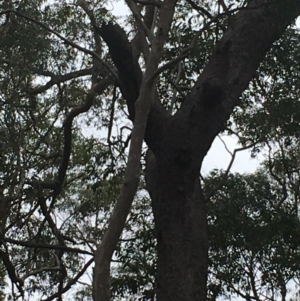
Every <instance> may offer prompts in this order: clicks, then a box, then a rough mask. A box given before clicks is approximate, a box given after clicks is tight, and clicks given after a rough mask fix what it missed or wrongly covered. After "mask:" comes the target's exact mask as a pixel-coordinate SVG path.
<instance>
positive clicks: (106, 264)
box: [93, 0, 176, 301]
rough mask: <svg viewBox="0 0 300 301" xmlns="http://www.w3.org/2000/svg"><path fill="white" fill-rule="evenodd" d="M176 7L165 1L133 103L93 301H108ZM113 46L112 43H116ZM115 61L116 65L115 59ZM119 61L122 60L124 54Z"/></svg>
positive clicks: (100, 251)
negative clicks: (127, 143) (156, 76)
mask: <svg viewBox="0 0 300 301" xmlns="http://www.w3.org/2000/svg"><path fill="white" fill-rule="evenodd" d="M175 3H176V1H175V0H166V1H165V2H164V5H163V7H162V9H161V16H163V18H160V21H159V24H158V25H159V28H160V32H159V34H158V35H157V36H156V37H155V40H154V41H153V45H152V51H151V53H150V56H149V59H148V62H147V66H146V71H145V75H144V77H143V80H142V84H141V88H140V91H138V92H139V95H138V99H137V101H136V103H135V109H136V112H135V113H136V115H135V119H134V127H133V130H132V138H131V145H130V149H129V157H128V162H127V166H126V170H125V176H124V182H123V186H122V189H121V192H120V194H119V196H118V199H117V203H116V206H115V208H114V211H113V214H112V216H111V219H110V221H109V225H108V228H107V230H106V231H105V234H104V236H103V239H102V242H101V244H100V245H99V246H98V247H97V250H96V253H95V269H94V279H93V280H94V282H93V299H94V301H100V300H101V301H108V300H109V299H110V293H109V291H110V281H109V279H110V262H111V258H112V255H113V252H114V250H115V247H116V245H117V243H118V240H119V238H120V235H121V233H122V231H123V228H124V225H125V221H126V218H127V216H128V213H129V210H130V207H131V203H132V201H133V198H134V196H135V193H136V190H137V187H138V183H139V176H140V159H141V148H142V144H143V140H144V134H145V131H146V125H147V120H148V113H149V111H150V108H151V103H152V102H153V99H154V97H155V91H156V87H155V82H154V81H153V80H150V79H151V76H152V74H153V73H154V71H155V70H156V69H157V66H158V64H159V60H160V57H161V54H162V49H163V45H164V43H165V41H166V38H167V35H168V32H169V29H170V26H171V22H172V18H173V13H174V6H175ZM111 26H113V25H111ZM100 34H101V30H100ZM112 42H113V43H115V42H117V41H112ZM128 50H129V49H128ZM112 51H115V49H112V48H111V47H110V52H112ZM113 55H116V53H113ZM127 55H128V56H125V59H126V58H127V57H129V58H130V59H131V58H132V56H131V55H130V50H129V51H128V53H127ZM115 59H116V61H117V58H115ZM122 59H123V60H124V53H123V57H122ZM125 62H126V60H125ZM117 63H118V64H119V67H118V66H117V68H118V69H119V68H123V66H122V63H121V61H120V62H119V61H117Z"/></svg>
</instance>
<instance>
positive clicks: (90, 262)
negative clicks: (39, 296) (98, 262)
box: [41, 258, 94, 301]
mask: <svg viewBox="0 0 300 301" xmlns="http://www.w3.org/2000/svg"><path fill="white" fill-rule="evenodd" d="M93 261H94V258H91V259H90V260H89V261H88V262H87V263H86V264H85V265H84V267H83V268H82V270H81V271H80V272H79V273H78V274H77V275H76V277H74V278H73V279H72V280H70V281H69V282H68V284H67V285H66V286H65V287H64V288H62V289H61V290H60V291H59V292H57V293H55V294H53V295H52V296H50V297H49V298H47V299H44V300H41V301H51V300H53V299H55V298H58V297H60V296H61V295H62V294H64V293H65V292H67V291H68V290H69V289H70V288H71V287H72V286H73V285H74V284H76V282H77V281H78V279H79V278H80V277H81V276H82V275H83V274H84V273H85V271H86V270H87V269H88V267H89V266H90V265H91V264H92V263H93Z"/></svg>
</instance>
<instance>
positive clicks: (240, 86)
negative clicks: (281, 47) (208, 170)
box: [166, 0, 300, 167]
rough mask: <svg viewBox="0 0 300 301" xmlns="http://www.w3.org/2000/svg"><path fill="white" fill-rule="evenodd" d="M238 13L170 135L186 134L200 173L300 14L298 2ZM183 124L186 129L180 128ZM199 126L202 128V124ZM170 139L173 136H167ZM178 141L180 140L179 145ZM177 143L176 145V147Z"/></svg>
mask: <svg viewBox="0 0 300 301" xmlns="http://www.w3.org/2000/svg"><path fill="white" fill-rule="evenodd" d="M249 3H250V4H249V5H248V7H247V8H244V9H242V10H240V11H239V12H238V13H237V14H236V15H235V16H234V19H233V20H232V25H231V26H229V28H228V29H227V31H226V32H225V34H224V36H223V38H222V39H221V40H220V42H219V44H218V45H217V47H216V49H215V50H214V52H213V54H212V55H211V57H210V59H209V62H208V63H207V65H206V67H205V68H204V71H203V73H202V74H201V76H200V77H199V79H198V80H197V83H196V84H195V86H194V87H193V89H192V91H191V93H190V95H189V96H188V98H187V100H186V101H185V102H184V103H183V105H182V108H181V110H180V111H179V112H178V113H177V114H176V115H175V116H174V121H173V122H174V123H172V128H171V126H170V129H169V131H170V132H171V131H174V130H177V131H178V128H179V127H180V128H181V129H182V128H183V127H184V126H185V129H182V130H181V131H182V137H185V138H182V139H181V140H182V141H181V142H179V141H177V144H178V143H182V144H186V145H189V144H190V142H189V141H194V140H195V137H198V139H197V141H194V145H191V146H190V147H191V148H193V151H195V156H196V153H197V157H198V158H197V162H195V163H196V164H197V165H198V166H199V167H200V165H201V162H202V160H203V158H204V156H205V155H206V153H207V151H208V150H209V148H210V146H211V143H212V141H213V139H214V138H215V137H216V135H217V134H218V133H219V132H220V131H222V130H223V129H224V126H225V123H226V120H227V119H228V118H229V116H230V114H231V113H232V111H233V109H234V107H235V106H236V105H238V104H239V102H240V96H241V94H242V92H243V91H244V90H245V89H246V88H247V86H248V84H249V82H250V80H251V79H252V78H253V77H254V75H255V71H256V69H257V68H258V66H259V63H260V62H261V61H262V60H263V59H264V57H265V55H266V53H267V51H268V50H269V49H270V47H271V46H272V43H273V42H275V41H276V40H277V39H278V38H280V36H281V35H282V34H283V32H284V30H285V29H286V27H287V26H288V25H289V24H291V23H292V22H293V21H294V20H295V18H296V17H297V16H298V15H299V14H300V2H299V1H298V0H289V1H284V0H278V1H273V0H264V1H261V0H253V1H251V2H249ZM182 120H188V124H185V125H182ZM199 120H201V122H199ZM166 135H169V133H167V134H166ZM177 138H178V137H176V139H177ZM173 143H175V141H174V142H173Z"/></svg>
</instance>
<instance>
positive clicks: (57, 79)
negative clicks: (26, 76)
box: [28, 68, 93, 95]
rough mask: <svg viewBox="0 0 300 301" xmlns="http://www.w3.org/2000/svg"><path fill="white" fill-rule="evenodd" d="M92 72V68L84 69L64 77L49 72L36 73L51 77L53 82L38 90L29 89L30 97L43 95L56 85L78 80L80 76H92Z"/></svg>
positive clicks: (37, 88)
mask: <svg viewBox="0 0 300 301" xmlns="http://www.w3.org/2000/svg"><path fill="white" fill-rule="evenodd" d="M92 70H93V69H92V68H88V69H82V70H77V71H73V72H70V73H67V74H64V75H56V74H54V73H52V72H48V71H36V73H38V74H40V75H43V76H50V77H51V80H50V81H48V82H47V83H46V84H45V85H44V86H39V87H36V88H29V90H28V93H29V94H30V95H37V94H40V93H43V92H45V91H47V90H48V89H49V88H51V87H52V86H54V85H57V84H60V83H63V82H66V81H68V80H71V79H73V78H77V77H80V76H86V75H91V74H92Z"/></svg>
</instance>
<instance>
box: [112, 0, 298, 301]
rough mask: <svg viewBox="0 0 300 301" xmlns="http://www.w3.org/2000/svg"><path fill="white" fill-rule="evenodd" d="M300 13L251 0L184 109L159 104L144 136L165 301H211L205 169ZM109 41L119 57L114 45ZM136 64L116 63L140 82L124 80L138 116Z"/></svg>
mask: <svg viewBox="0 0 300 301" xmlns="http://www.w3.org/2000/svg"><path fill="white" fill-rule="evenodd" d="M299 14H300V1H299V0H276V1H273V0H253V1H249V5H248V7H247V8H244V9H242V10H240V11H239V12H238V13H237V14H236V15H235V16H234V17H233V19H232V22H231V25H230V26H229V28H228V30H227V31H226V33H225V34H224V37H223V38H222V39H221V41H220V42H219V44H218V45H217V47H216V49H215V51H214V52H213V53H212V55H211V57H210V59H209V62H208V64H207V66H206V67H205V69H204V71H203V73H202V74H201V75H200V77H199V78H198V80H197V82H196V84H195V86H194V87H193V89H192V91H191V93H190V95H189V96H188V97H187V99H186V101H185V102H184V104H183V106H182V108H181V109H180V110H179V111H178V112H177V113H176V114H175V115H174V116H169V117H167V114H166V112H165V111H164V110H163V109H162V108H161V106H160V104H159V101H158V99H154V100H153V106H152V110H151V112H150V114H149V118H148V123H147V129H146V133H145V141H146V142H147V144H148V146H149V149H150V150H151V152H149V155H148V160H147V171H146V172H147V175H146V182H147V187H148V190H149V193H150V195H151V199H152V203H153V212H154V218H155V227H156V233H157V241H158V246H157V250H158V272H157V273H158V274H157V299H158V301H188V300H193V301H204V300H206V278H207V249H208V238H207V219H206V209H205V199H204V196H203V195H202V192H201V187H200V182H199V170H200V168H201V164H202V161H203V159H204V157H205V155H206V153H207V152H208V150H209V148H210V146H211V144H212V142H213V140H214V138H215V137H216V135H217V134H218V133H219V132H220V131H222V130H223V129H224V125H225V123H226V121H227V119H228V118H229V116H230V114H231V113H232V111H233V109H234V107H235V106H236V105H238V104H239V101H240V96H241V94H242V92H243V91H244V90H245V89H246V88H247V86H248V84H249V82H250V80H251V79H252V78H253V76H254V75H255V71H256V69H257V67H258V66H259V63H260V62H261V61H262V60H263V59H264V56H265V55H266V52H267V51H268V50H269V49H270V47H271V45H272V43H273V42H274V41H276V40H277V39H278V38H280V36H281V35H282V34H283V32H284V30H285V29H286V27H287V26H288V25H289V24H290V23H291V22H293V21H294V19H295V18H296V17H297V16H298V15H299ZM124 38H125V37H124ZM107 43H108V46H109V48H110V52H111V55H112V59H113V60H114V51H116V49H114V47H115V46H114V45H113V43H110V44H109V41H107ZM120 45H121V44H120V43H118V46H117V47H118V51H120V52H122V50H121V49H120ZM128 49H129V48H128ZM128 49H127V50H128ZM129 51H130V49H129ZM128 57H133V56H132V55H131V56H128ZM136 63H137V62H130V60H127V61H126V62H124V61H123V64H122V67H118V62H117V60H115V64H116V66H117V68H118V71H119V78H120V80H121V81H122V78H127V79H128V76H131V77H133V78H132V79H131V80H130V82H131V84H130V85H129V84H126V82H125V81H124V82H123V83H120V86H121V88H122V92H123V96H124V98H125V99H126V100H127V104H128V108H129V112H130V115H131V117H132V118H134V113H133V112H134V101H133V100H134V99H135V98H136V96H135V95H136V93H137V91H136V89H137V88H136V87H137V86H139V81H140V80H139V79H138V77H139V76H141V75H140V74H141V73H140V71H134V72H132V71H131V70H132V66H136ZM127 65H128V66H127ZM133 83H136V84H134V86H135V88H133ZM155 95H156V94H155Z"/></svg>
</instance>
